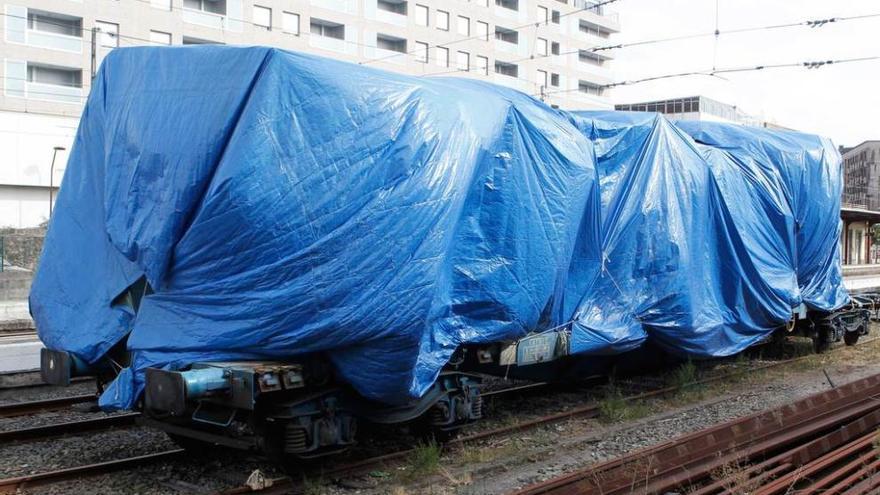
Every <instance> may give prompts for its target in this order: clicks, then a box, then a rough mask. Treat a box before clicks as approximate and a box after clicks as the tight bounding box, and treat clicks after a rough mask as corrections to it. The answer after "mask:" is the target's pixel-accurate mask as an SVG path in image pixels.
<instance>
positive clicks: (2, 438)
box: [0, 412, 140, 444]
mask: <svg viewBox="0 0 880 495" xmlns="http://www.w3.org/2000/svg"><path fill="white" fill-rule="evenodd" d="M139 416H140V413H136V412H132V413H125V414H117V415H114V416H105V417H100V418H89V419H85V420H80V421H68V422H64V423H53V424H49V425H41V426H32V427H29V428H19V429H17V430H7V431H0V444H3V443H7V442H14V441H20V440H32V439H41V438H49V437H57V436H61V435H70V434H76V433H81V432H85V431H94V430H106V429H109V428H114V427H118V426H131V425H134V423H135V419H137V418H138V417H139Z"/></svg>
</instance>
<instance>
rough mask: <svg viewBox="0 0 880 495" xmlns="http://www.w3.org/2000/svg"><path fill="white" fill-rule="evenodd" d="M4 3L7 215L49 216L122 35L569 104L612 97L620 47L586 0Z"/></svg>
mask: <svg viewBox="0 0 880 495" xmlns="http://www.w3.org/2000/svg"><path fill="white" fill-rule="evenodd" d="M0 3H2V9H0V13H2V15H3V22H2V23H0V25H2V35H0V57H2V59H3V64H2V65H0V81H2V85H3V91H2V94H0V150H3V152H2V155H0V156H2V162H0V227H3V226H13V227H27V226H33V225H36V224H38V223H40V222H43V221H45V220H46V219H47V218H48V214H49V198H50V196H49V190H50V189H49V188H50V185H53V186H55V187H57V186H58V184H59V183H60V182H61V179H62V177H63V173H64V168H65V163H66V159H67V151H66V150H69V149H70V147H71V144H72V140H73V136H74V134H75V132H76V126H77V123H78V118H79V114H80V112H81V109H82V105H83V102H84V101H85V99H86V97H87V96H88V91H89V87H90V84H89V81H90V80H91V77H92V76H93V75H94V73H95V71H96V69H97V67H98V66H99V65H100V62H101V60H102V59H103V57H104V56H105V55H106V54H107V53H108V52H109V51H110V50H112V49H114V48H116V47H120V46H122V47H124V46H137V45H150V44H152V45H168V44H199V43H226V44H251V45H253V44H258V45H273V46H279V47H282V48H287V49H291V50H300V51H306V52H312V53H316V54H320V55H324V56H328V57H334V58H339V59H344V60H350V61H353V62H362V63H369V64H370V65H373V66H375V67H380V68H384V69H389V70H394V71H399V72H404V73H408V74H413V75H434V74H437V75H455V76H465V77H475V78H481V79H485V80H489V81H493V82H495V83H498V84H503V85H506V86H511V87H514V88H516V89H519V90H521V91H524V92H526V93H530V94H533V95H536V96H538V97H541V98H543V99H544V100H545V101H546V102H548V103H550V104H552V105H557V106H559V107H561V108H570V109H596V108H606V109H608V108H611V104H610V102H609V99H608V94H607V92H608V90H607V89H605V88H604V87H603V86H604V85H606V84H608V83H610V82H612V78H611V73H610V71H609V61H610V58H611V57H610V56H609V55H607V52H606V51H605V50H601V51H596V52H593V51H591V50H590V49H591V48H595V47H602V46H607V45H609V44H612V43H611V40H609V38H610V37H611V35H612V34H613V33H616V32H618V31H619V29H620V27H619V24H618V20H617V17H616V15H614V14H612V13H609V12H606V11H604V9H603V8H602V7H597V6H596V4H595V2H592V1H585V0H0ZM144 77H149V75H148V74H147V75H145V76H144ZM56 147H63V148H65V150H61V151H57V152H56V150H55V149H54V148H56ZM53 155H56V159H55V165H54V173H52V172H51V169H52V168H53V167H52V161H53Z"/></svg>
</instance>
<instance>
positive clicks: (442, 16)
mask: <svg viewBox="0 0 880 495" xmlns="http://www.w3.org/2000/svg"><path fill="white" fill-rule="evenodd" d="M437 29H440V30H442V31H449V12H443V11H442V10H438V11H437Z"/></svg>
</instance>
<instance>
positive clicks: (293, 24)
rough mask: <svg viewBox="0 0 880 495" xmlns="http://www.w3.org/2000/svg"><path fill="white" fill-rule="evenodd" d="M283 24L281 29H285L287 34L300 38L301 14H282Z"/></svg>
mask: <svg viewBox="0 0 880 495" xmlns="http://www.w3.org/2000/svg"><path fill="white" fill-rule="evenodd" d="M281 24H282V26H281V29H283V30H284V32H285V33H290V34H295V35H297V36H299V14H294V13H293V12H282V13H281Z"/></svg>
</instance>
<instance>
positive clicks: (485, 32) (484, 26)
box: [477, 21, 489, 41]
mask: <svg viewBox="0 0 880 495" xmlns="http://www.w3.org/2000/svg"><path fill="white" fill-rule="evenodd" d="M477 36H479V37H480V39H481V40H485V41H489V23H488V22H483V21H477Z"/></svg>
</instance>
